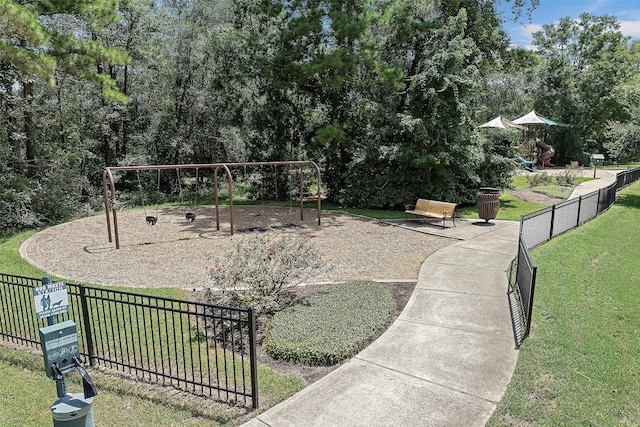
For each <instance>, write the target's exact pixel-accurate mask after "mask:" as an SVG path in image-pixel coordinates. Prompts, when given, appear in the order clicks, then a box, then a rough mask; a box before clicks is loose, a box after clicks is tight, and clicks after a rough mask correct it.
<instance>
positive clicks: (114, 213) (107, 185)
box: [102, 161, 322, 249]
mask: <svg viewBox="0 0 640 427" xmlns="http://www.w3.org/2000/svg"><path fill="white" fill-rule="evenodd" d="M246 166H289V167H291V166H299V167H300V172H299V186H300V188H299V192H298V195H299V205H300V220H301V221H303V220H304V209H303V208H304V188H303V184H304V182H303V171H304V168H305V166H311V167H313V168H314V169H315V172H316V180H317V185H318V191H317V195H316V196H317V197H316V198H317V206H318V225H321V217H322V201H321V200H322V198H321V195H322V191H321V177H320V168H319V167H318V165H317V164H316V163H315V162H312V161H281V162H248V163H205V164H182V165H155V166H153V165H146V166H116V167H106V168H104V169H103V171H102V194H103V197H104V210H105V215H106V218H107V235H108V237H109V243H112V242H113V240H114V238H115V244H116V249H120V236H119V233H118V209H117V203H116V200H117V199H116V186H115V181H114V179H113V173H114V172H118V171H136V173H138V172H139V171H143V170H157V171H158V173H160V170H162V169H176V170H180V169H196V171H198V170H200V169H212V170H213V193H214V202H215V208H216V230H220V208H219V203H218V173H219V171H220V169H222V170H224V172H225V174H226V176H227V181H228V186H229V223H230V226H231V227H230V228H231V230H230V231H231V235H233V234H234V225H233V214H234V209H233V177H232V174H231V168H235V167H246ZM112 218H113V226H112Z"/></svg>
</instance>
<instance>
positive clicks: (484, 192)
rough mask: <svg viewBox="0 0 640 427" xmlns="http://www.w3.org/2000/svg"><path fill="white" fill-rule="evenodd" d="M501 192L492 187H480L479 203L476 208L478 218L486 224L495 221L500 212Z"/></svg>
mask: <svg viewBox="0 0 640 427" xmlns="http://www.w3.org/2000/svg"><path fill="white" fill-rule="evenodd" d="M499 198H500V190H499V189H497V188H491V187H480V190H479V191H478V201H477V203H476V206H477V208H478V217H479V218H480V219H484V220H485V222H489V220H490V219H495V218H496V216H497V215H498V210H500V200H499Z"/></svg>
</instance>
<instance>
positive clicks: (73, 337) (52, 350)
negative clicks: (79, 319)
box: [33, 277, 97, 427]
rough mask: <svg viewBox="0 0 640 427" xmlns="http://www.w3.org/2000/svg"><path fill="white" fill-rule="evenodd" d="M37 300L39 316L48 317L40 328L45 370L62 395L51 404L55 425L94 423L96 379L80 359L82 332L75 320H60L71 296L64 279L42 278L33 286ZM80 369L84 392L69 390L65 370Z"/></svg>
mask: <svg viewBox="0 0 640 427" xmlns="http://www.w3.org/2000/svg"><path fill="white" fill-rule="evenodd" d="M33 301H34V304H35V307H36V316H37V318H38V319H44V318H46V319H47V326H45V327H42V328H40V344H41V345H42V352H43V358H44V370H45V372H46V374H47V376H48V377H49V378H52V379H54V380H55V381H56V392H57V395H58V399H57V400H56V401H55V402H54V404H53V405H52V406H51V412H52V415H53V425H54V427H63V426H64V427H94V422H93V409H92V408H91V403H92V401H93V397H94V396H95V395H96V394H97V391H96V389H95V387H94V386H93V381H92V380H91V377H90V376H89V374H88V373H87V370H86V369H85V366H84V364H83V363H82V361H81V360H80V347H79V345H78V332H77V329H76V324H75V322H74V321H72V320H66V321H64V322H61V323H58V314H62V313H66V312H67V311H68V310H69V296H68V295H67V285H66V283H64V282H53V281H52V280H51V277H43V278H42V286H37V287H34V288H33ZM74 369H77V370H78V371H79V372H80V375H82V384H83V388H84V395H83V394H82V393H76V394H67V383H66V380H65V377H64V376H65V374H66V373H68V372H70V371H72V370H74Z"/></svg>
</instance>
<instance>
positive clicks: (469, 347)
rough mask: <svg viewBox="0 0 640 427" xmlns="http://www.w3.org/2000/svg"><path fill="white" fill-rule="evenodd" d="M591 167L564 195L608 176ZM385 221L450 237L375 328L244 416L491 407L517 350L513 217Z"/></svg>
mask: <svg viewBox="0 0 640 427" xmlns="http://www.w3.org/2000/svg"><path fill="white" fill-rule="evenodd" d="M549 171H550V170H549ZM555 172H556V173H559V172H558V171H555ZM589 172H591V173H592V171H586V172H584V174H585V176H587V175H586V174H587V173H589ZM597 172H598V177H599V178H601V179H598V180H594V181H588V182H585V183H583V184H581V185H580V186H578V187H577V188H576V189H575V190H574V192H573V194H572V196H571V198H573V197H578V196H580V195H583V194H587V193H590V192H592V191H595V190H597V189H599V188H602V187H606V186H608V185H609V184H611V183H612V182H613V181H615V174H616V173H617V172H618V171H613V170H601V169H600V170H598V171H597ZM394 223H395V224H396V225H398V226H402V227H409V228H412V229H415V230H416V231H422V232H428V233H431V234H438V235H441V236H445V237H450V238H454V239H458V240H459V241H458V242H457V243H455V244H453V245H451V246H448V247H446V248H444V249H442V250H439V251H438V252H436V253H434V254H432V255H431V256H430V257H428V258H427V259H426V261H425V262H424V264H423V265H422V268H421V270H420V275H419V278H418V282H417V285H416V288H415V290H414V292H413V294H412V296H411V298H410V300H409V301H408V303H407V305H406V307H405V308H404V310H403V311H402V313H401V314H400V316H399V317H398V319H397V320H396V321H395V322H394V323H393V324H392V325H391V326H390V327H389V329H388V330H387V331H386V332H385V333H384V334H383V335H382V336H380V337H379V338H378V339H377V340H376V341H374V342H373V343H372V344H371V345H370V346H369V347H367V348H366V349H364V350H363V351H362V352H360V353H359V354H358V355H357V356H355V357H354V358H353V359H351V360H350V361H349V362H347V363H345V364H344V365H342V366H340V367H339V368H338V369H336V370H335V371H332V372H331V373H330V374H328V375H327V376H325V377H323V378H322V379H320V380H318V381H317V382H315V383H313V384H311V385H310V386H309V387H307V388H305V389H304V390H302V391H300V392H299V393H297V394H296V395H294V396H292V397H291V398H289V399H288V400H286V401H284V402H282V403H280V404H279V405H276V406H275V407H273V408H270V409H269V410H267V411H266V412H264V413H262V414H259V415H258V416H257V417H256V418H254V419H253V420H251V421H249V422H248V423H246V424H245V426H248V427H265V426H270V427H284V426H296V427H298V426H300V427H302V426H305V427H306V426H322V427H326V426H341V427H345V426H381V427H382V426H384V427H388V426H456V427H457V426H465V427H466V426H483V425H485V423H486V422H487V420H488V419H489V418H490V417H491V414H492V413H493V412H494V410H495V408H496V405H497V403H498V402H499V401H500V400H501V399H502V396H503V394H504V392H505V390H506V387H507V385H508V383H509V381H510V380H511V375H512V373H513V370H514V368H515V365H516V361H517V357H518V352H517V350H516V349H515V339H514V333H513V328H512V324H511V316H510V310H509V301H508V298H507V291H508V279H507V274H506V270H507V268H508V266H509V264H510V263H511V260H513V259H514V258H515V256H516V253H517V248H518V233H519V227H520V224H519V222H515V221H513V222H512V221H491V222H489V223H485V222H484V221H482V220H460V221H456V223H457V224H458V226H457V227H447V228H445V229H441V228H440V227H438V226H434V225H433V224H431V225H430V224H426V223H424V222H423V223H420V222H416V221H394Z"/></svg>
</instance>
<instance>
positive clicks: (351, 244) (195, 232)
mask: <svg viewBox="0 0 640 427" xmlns="http://www.w3.org/2000/svg"><path fill="white" fill-rule="evenodd" d="M117 215H118V229H119V241H120V249H116V245H115V238H114V239H113V242H109V240H108V234H107V221H106V216H105V215H104V214H102V215H96V216H92V217H87V218H83V219H79V220H76V221H72V222H68V223H65V224H61V225H57V226H54V227H51V228H47V229H44V230H42V231H39V232H38V233H36V234H34V235H33V236H31V237H30V238H29V239H27V240H26V241H25V242H24V243H23V245H22V246H21V248H20V253H21V255H22V256H23V258H25V259H26V260H27V261H29V262H30V263H31V264H33V265H35V266H37V267H38V268H40V269H42V270H44V271H46V272H47V274H50V275H53V276H56V277H59V278H61V279H64V280H67V281H74V282H82V283H87V284H90V283H92V284H102V285H113V286H127V287H134V288H137V287H139V288H143V287H177V288H183V289H187V290H201V289H203V288H205V287H209V286H211V282H210V280H209V279H208V275H207V267H215V265H212V259H211V258H212V257H219V256H223V255H224V254H226V253H229V252H231V250H232V249H233V246H234V244H235V243H236V242H237V241H238V240H239V239H243V238H246V237H247V235H251V234H256V233H257V234H260V233H262V232H264V231H266V230H269V231H274V232H278V233H285V234H286V233H298V234H301V235H304V236H308V237H309V238H312V239H313V244H314V246H315V247H316V248H317V249H318V251H319V253H320V255H321V256H322V259H323V261H324V262H323V264H324V268H322V269H321V270H320V271H319V272H317V273H316V274H315V275H314V276H313V277H310V278H307V280H306V281H305V283H307V284H323V283H332V282H340V281H345V280H354V279H371V280H377V281H383V282H384V281H389V282H402V281H409V282H411V281H415V280H417V278H418V274H419V271H420V266H421V265H422V263H423V262H424V260H425V258H426V257H427V256H429V255H430V254H432V253H433V252H435V251H437V250H439V249H441V248H443V247H445V246H448V245H450V244H452V243H454V242H455V240H454V239H450V238H446V237H441V236H437V235H432V234H427V233H421V232H416V231H413V230H409V229H406V228H401V227H396V226H393V225H390V224H388V223H384V222H380V221H376V220H372V219H368V218H362V217H357V216H353V215H347V214H341V213H336V212H330V211H323V212H322V215H321V225H318V224H317V211H316V210H311V209H305V210H304V220H300V211H299V209H290V208H288V207H281V206H278V207H271V206H235V207H234V225H235V230H236V231H235V234H234V235H233V236H231V234H230V224H229V209H228V207H227V206H224V207H221V208H220V230H216V218H215V209H214V207H198V208H197V210H196V220H195V221H193V222H191V221H187V220H186V219H185V209H184V208H177V207H176V208H161V209H159V210H158V211H156V210H155V209H154V210H153V211H147V212H146V213H145V212H144V211H143V210H125V211H120V212H118V214H117ZM145 215H154V216H157V217H158V221H157V223H156V224H155V225H153V226H151V225H147V223H146V221H145Z"/></svg>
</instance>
